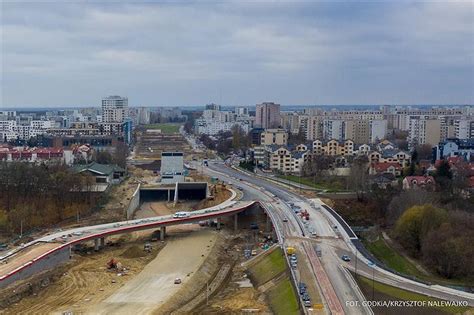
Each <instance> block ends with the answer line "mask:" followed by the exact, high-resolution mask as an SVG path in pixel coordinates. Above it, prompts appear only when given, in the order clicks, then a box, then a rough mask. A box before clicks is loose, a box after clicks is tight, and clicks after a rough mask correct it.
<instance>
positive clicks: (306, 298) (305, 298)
mask: <svg viewBox="0 0 474 315" xmlns="http://www.w3.org/2000/svg"><path fill="white" fill-rule="evenodd" d="M301 298H302V299H303V301H311V299H310V298H309V295H308V293H303V294H302V295H301Z"/></svg>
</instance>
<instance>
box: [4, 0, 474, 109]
mask: <svg viewBox="0 0 474 315" xmlns="http://www.w3.org/2000/svg"><path fill="white" fill-rule="evenodd" d="M1 6H2V8H1V10H0V11H1V12H2V15H1V17H0V19H1V35H2V40H1V69H0V70H1V75H2V77H1V97H0V100H1V103H0V109H1V108H2V107H18V108H20V107H35V106H36V107H40V106H48V107H54V106H58V107H59V106H61V107H62V106H99V105H100V101H101V98H102V97H104V96H107V95H121V96H127V97H128V98H129V104H130V105H131V106H186V105H200V104H206V103H210V102H215V103H219V104H224V105H252V104H257V103H260V102H263V101H274V102H277V103H280V104H319V105H324V104H473V103H474V2H472V1H466V2H448V1H438V2H434V1H430V2H409V1H403V0H401V1H396V2H395V1H369V2H359V1H348V2H342V1H337V2H332V1H298V2H293V1H292V2H290V1H288V2H285V1H256V2H254V1H236V0H235V1H201V2H195V1H175V2H173V3H171V2H166V1H159V2H158V1H155V2H151V1H148V2H122V1H94V0H92V1H87V2H80V1H74V0H68V1H54V0H52V1H49V2H26V1H9V0H2V4H1Z"/></svg>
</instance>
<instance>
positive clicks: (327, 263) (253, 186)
mask: <svg viewBox="0 0 474 315" xmlns="http://www.w3.org/2000/svg"><path fill="white" fill-rule="evenodd" d="M202 169H203V171H204V173H206V174H207V175H209V176H214V177H217V178H219V179H220V180H223V181H225V182H227V183H230V184H232V185H233V186H234V187H240V188H241V190H242V191H243V193H244V197H243V199H244V200H259V202H260V203H261V204H262V205H264V206H265V207H267V208H268V209H270V210H271V211H272V210H273V212H274V213H275V214H277V216H278V218H277V220H278V221H279V222H276V223H275V224H277V225H278V226H280V225H282V226H284V228H283V229H284V246H287V245H291V246H295V247H298V248H300V249H301V250H300V252H303V253H305V252H306V251H305V243H307V242H310V243H311V244H313V245H315V244H316V240H315V239H313V238H310V235H311V232H315V233H316V234H317V235H318V236H319V239H321V240H325V239H330V240H338V239H337V238H336V237H337V235H336V232H335V231H334V229H333V227H332V226H331V225H330V224H329V223H328V221H327V219H326V218H325V217H324V215H323V214H322V213H321V212H320V211H317V210H315V209H314V207H313V206H312V205H311V202H310V201H309V200H307V199H306V198H304V197H301V196H299V195H297V194H294V193H293V192H291V191H288V190H286V189H285V188H282V187H280V186H277V185H276V184H273V183H271V182H268V181H265V180H262V179H260V178H258V177H255V176H249V175H247V174H246V173H242V172H239V171H236V170H234V169H232V168H230V167H228V166H227V165H225V163H223V162H220V161H209V166H208V167H204V168H202ZM291 205H293V206H294V205H296V206H299V207H300V208H301V209H306V210H307V211H308V212H309V213H310V220H309V221H303V220H301V219H300V218H299V217H298V216H297V215H296V214H295V213H294V211H293V210H292V206H291ZM285 218H286V219H287V220H288V222H283V219H285ZM305 223H306V224H305ZM341 243H342V244H341V245H344V242H343V241H341ZM308 250H310V251H312V252H311V253H307V257H306V260H307V261H308V262H310V263H317V262H315V261H314V260H315V259H317V258H315V253H314V247H313V246H309V248H308ZM347 250H348V248H347ZM321 262H322V265H323V267H324V269H325V270H326V272H325V273H326V275H327V276H328V278H329V283H326V284H325V285H326V286H329V288H326V290H325V288H324V287H322V288H321V289H320V291H321V292H323V296H324V298H325V306H326V309H327V311H328V312H330V313H333V314H342V313H346V314H368V313H369V314H370V313H371V310H370V309H369V308H367V307H355V306H353V307H349V306H346V304H345V301H359V304H360V305H362V301H363V300H364V296H363V295H362V294H361V292H360V290H359V288H358V287H357V286H356V285H354V284H353V283H351V282H350V279H348V275H347V273H345V272H344V271H343V270H342V269H341V268H338V267H337V266H338V265H340V264H341V260H340V258H338V257H335V256H334V255H326V254H323V255H322V257H321ZM332 266H336V268H332ZM312 267H313V266H310V268H312ZM328 270H329V271H330V272H329V271H328ZM314 276H315V278H316V279H319V278H320V277H324V275H323V276H321V275H318V274H316V271H315V275H314ZM318 285H319V286H320V287H321V285H322V284H321V283H318ZM324 292H326V294H328V296H326V295H324ZM331 301H332V303H333V305H332V309H331V307H330V304H331ZM341 308H342V309H341Z"/></svg>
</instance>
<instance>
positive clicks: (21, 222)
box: [20, 220, 23, 238]
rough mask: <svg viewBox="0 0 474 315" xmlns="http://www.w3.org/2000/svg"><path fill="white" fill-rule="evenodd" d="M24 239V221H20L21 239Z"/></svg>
mask: <svg viewBox="0 0 474 315" xmlns="http://www.w3.org/2000/svg"><path fill="white" fill-rule="evenodd" d="M22 237H23V220H21V221H20V238H22Z"/></svg>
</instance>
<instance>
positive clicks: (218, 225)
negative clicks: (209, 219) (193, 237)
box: [216, 218, 221, 230]
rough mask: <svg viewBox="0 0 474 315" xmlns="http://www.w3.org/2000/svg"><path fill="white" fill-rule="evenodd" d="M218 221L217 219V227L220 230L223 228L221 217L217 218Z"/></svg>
mask: <svg viewBox="0 0 474 315" xmlns="http://www.w3.org/2000/svg"><path fill="white" fill-rule="evenodd" d="M216 221H217V227H216V229H218V230H220V229H221V219H220V218H217V219H216Z"/></svg>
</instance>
